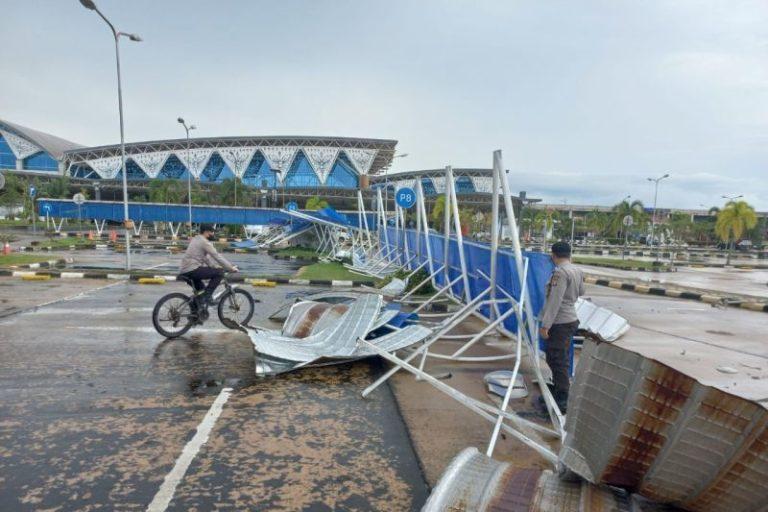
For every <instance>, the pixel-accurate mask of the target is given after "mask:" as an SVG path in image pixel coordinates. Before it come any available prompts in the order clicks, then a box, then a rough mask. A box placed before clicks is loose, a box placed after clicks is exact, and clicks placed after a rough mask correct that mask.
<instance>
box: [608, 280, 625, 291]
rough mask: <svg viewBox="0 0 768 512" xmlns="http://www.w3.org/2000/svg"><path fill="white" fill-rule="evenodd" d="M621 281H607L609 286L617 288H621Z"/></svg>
mask: <svg viewBox="0 0 768 512" xmlns="http://www.w3.org/2000/svg"><path fill="white" fill-rule="evenodd" d="M622 284H623V283H622V282H621V281H608V286H609V287H611V288H616V289H617V290H621V285H622Z"/></svg>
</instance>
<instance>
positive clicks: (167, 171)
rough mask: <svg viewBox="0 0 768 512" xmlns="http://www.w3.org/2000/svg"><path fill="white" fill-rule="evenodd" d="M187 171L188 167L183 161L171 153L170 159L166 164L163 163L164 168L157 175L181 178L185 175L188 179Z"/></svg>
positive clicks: (159, 176)
mask: <svg viewBox="0 0 768 512" xmlns="http://www.w3.org/2000/svg"><path fill="white" fill-rule="evenodd" d="M186 172H187V168H186V167H184V164H183V163H181V160H179V157H177V156H176V155H171V156H169V157H168V160H166V161H165V164H164V165H163V168H162V169H161V170H160V173H159V174H158V175H157V177H158V178H175V179H179V178H181V177H182V176H183V177H184V178H185V179H186V176H187V175H186Z"/></svg>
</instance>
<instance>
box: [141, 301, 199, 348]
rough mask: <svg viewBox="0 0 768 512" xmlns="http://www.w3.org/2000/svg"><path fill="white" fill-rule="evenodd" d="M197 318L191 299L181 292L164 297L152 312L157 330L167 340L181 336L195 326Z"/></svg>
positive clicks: (153, 322)
mask: <svg viewBox="0 0 768 512" xmlns="http://www.w3.org/2000/svg"><path fill="white" fill-rule="evenodd" d="M196 318H197V316H196V315H195V314H193V313H192V300H191V298H190V297H188V296H186V295H184V294H183V293H179V292H174V293H169V294H168V295H166V296H164V297H162V298H161V299H160V300H159V301H157V304H155V309H154V310H153V311H152V324H153V325H154V326H155V330H157V332H159V333H160V334H162V335H163V336H165V337H166V338H177V337H179V336H181V335H182V334H184V333H185V332H187V331H188V330H189V329H190V328H191V327H192V326H193V325H194V323H195V319H196Z"/></svg>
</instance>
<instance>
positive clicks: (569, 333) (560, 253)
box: [539, 242, 585, 413]
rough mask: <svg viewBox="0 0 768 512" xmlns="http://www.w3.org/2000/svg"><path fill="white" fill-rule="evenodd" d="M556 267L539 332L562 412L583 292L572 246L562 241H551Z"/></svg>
mask: <svg viewBox="0 0 768 512" xmlns="http://www.w3.org/2000/svg"><path fill="white" fill-rule="evenodd" d="M552 261H553V262H554V264H555V271H554V272H553V273H552V277H550V279H549V283H547V300H546V302H545V303H544V309H543V310H542V313H541V328H540V329H539V334H540V335H541V337H542V338H544V339H545V340H547V364H548V365H549V368H550V369H551V370H552V382H553V384H554V388H553V393H552V394H553V395H554V398H555V402H556V403H557V406H558V407H559V408H560V410H561V411H562V412H563V413H565V411H566V405H567V403H568V390H569V389H570V387H571V382H570V375H569V372H568V366H569V357H568V353H569V351H570V348H571V338H572V337H573V335H574V334H575V333H576V329H578V327H579V319H578V317H577V316H576V300H577V299H578V298H579V296H581V295H584V293H585V290H584V276H583V274H582V273H581V270H579V269H578V268H577V267H576V266H575V265H574V264H573V263H571V246H570V245H568V244H567V243H565V242H556V243H554V244H553V245H552Z"/></svg>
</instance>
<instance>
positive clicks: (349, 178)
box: [325, 158, 358, 188]
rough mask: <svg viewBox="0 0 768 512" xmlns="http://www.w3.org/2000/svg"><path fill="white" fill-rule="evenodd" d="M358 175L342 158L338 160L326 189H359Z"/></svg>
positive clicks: (326, 182)
mask: <svg viewBox="0 0 768 512" xmlns="http://www.w3.org/2000/svg"><path fill="white" fill-rule="evenodd" d="M357 185H358V177H357V173H355V171H353V170H352V166H351V165H349V164H348V163H346V162H344V160H342V159H341V158H339V159H337V160H336V163H335V164H334V165H333V169H332V170H331V173H330V174H329V175H328V179H326V180H325V186H326V187H335V188H357Z"/></svg>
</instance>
